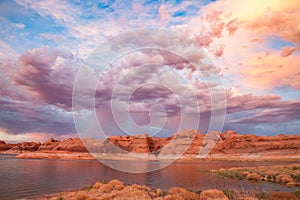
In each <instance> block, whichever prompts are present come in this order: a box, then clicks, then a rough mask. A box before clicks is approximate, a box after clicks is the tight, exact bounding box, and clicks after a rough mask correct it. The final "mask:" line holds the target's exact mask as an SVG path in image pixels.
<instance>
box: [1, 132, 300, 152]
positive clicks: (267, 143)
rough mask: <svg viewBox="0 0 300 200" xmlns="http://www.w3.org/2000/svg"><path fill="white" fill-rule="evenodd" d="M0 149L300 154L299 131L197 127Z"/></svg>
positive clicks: (2, 147)
mask: <svg viewBox="0 0 300 200" xmlns="http://www.w3.org/2000/svg"><path fill="white" fill-rule="evenodd" d="M86 147H87V148H86ZM87 149H88V150H87ZM0 151H1V152H2V153H3V152H5V153H17V154H18V153H24V152H37V153H38V152H52V153H53V152H54V153H55V152H63V153H66V152H71V153H72V152H76V153H87V152H91V153H93V154H97V155H100V156H101V155H103V154H105V155H115V154H119V155H124V154H130V155H132V154H136V155H149V156H150V155H151V156H154V157H156V158H162V157H168V156H171V157H172V156H176V155H178V154H180V155H183V156H184V157H198V158H202V157H208V158H229V157H228V156H232V157H233V158H234V157H236V156H237V155H240V157H242V156H244V155H252V156H253V155H255V156H256V155H257V154H260V155H275V156H282V155H294V156H293V158H295V156H297V155H298V157H300V135H283V134H280V135H278V136H256V135H253V134H238V133H236V132H234V131H230V130H229V131H226V132H223V133H220V132H215V131H211V132H209V133H208V134H207V135H205V134H201V133H199V132H198V131H196V130H182V131H180V132H178V133H176V134H174V135H173V136H171V137H168V138H157V137H149V136H148V135H147V134H145V133H144V134H140V135H134V136H112V137H109V138H107V139H105V140H94V139H83V140H81V139H79V138H74V139H72V138H69V139H67V140H64V141H59V140H55V139H53V138H50V139H48V140H47V141H45V142H43V143H36V142H23V143H20V144H6V143H5V142H3V141H0ZM27 155H29V154H27ZM51 155H52V154H51ZM180 155H179V156H180ZM201 156H202V157H201ZM298 157H297V158H298Z"/></svg>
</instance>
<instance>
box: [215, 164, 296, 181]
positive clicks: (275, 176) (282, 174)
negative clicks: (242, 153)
mask: <svg viewBox="0 0 300 200" xmlns="http://www.w3.org/2000/svg"><path fill="white" fill-rule="evenodd" d="M211 172H212V173H214V174H217V175H219V176H223V177H229V178H237V179H240V180H241V179H248V180H251V181H268V182H274V183H279V184H285V185H287V186H289V187H294V186H300V164H291V165H279V166H260V167H243V168H241V167H240V168H236V167H235V168H230V169H223V168H221V169H219V170H212V171H211Z"/></svg>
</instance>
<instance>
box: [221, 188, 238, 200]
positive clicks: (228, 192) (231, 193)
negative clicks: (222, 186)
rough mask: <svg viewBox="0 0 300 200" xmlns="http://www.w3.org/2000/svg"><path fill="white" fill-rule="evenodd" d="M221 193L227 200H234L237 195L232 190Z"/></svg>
mask: <svg viewBox="0 0 300 200" xmlns="http://www.w3.org/2000/svg"><path fill="white" fill-rule="evenodd" d="M223 192H224V194H225V195H226V196H227V197H228V199H229V200H235V199H236V198H237V194H236V192H235V191H233V190H223Z"/></svg>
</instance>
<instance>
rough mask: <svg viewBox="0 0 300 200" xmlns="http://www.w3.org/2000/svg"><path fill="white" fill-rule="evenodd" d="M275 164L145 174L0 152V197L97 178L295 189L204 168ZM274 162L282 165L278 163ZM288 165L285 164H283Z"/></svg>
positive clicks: (201, 165)
mask: <svg viewBox="0 0 300 200" xmlns="http://www.w3.org/2000/svg"><path fill="white" fill-rule="evenodd" d="M107 162H110V164H111V165H118V166H120V165H121V166H124V167H130V168H134V169H137V170H141V171H144V170H145V169H147V168H151V167H153V166H154V165H157V166H159V165H163V164H164V163H163V162H158V161H149V162H145V161H112V160H111V161H107ZM289 163H290V162H289ZM270 164H274V163H255V162H252V163H244V162H243V163H241V162H204V161H196V160H190V161H177V162H175V163H173V164H172V165H169V166H168V167H166V168H164V169H162V170H158V171H154V172H148V173H136V174H131V173H125V172H120V171H117V170H115V169H112V168H109V167H107V166H105V165H103V164H101V163H99V162H98V161H64V160H43V159H16V158H14V157H13V156H9V155H0V199H17V198H26V197H32V196H37V195H43V194H47V193H53V192H58V191H63V190H68V189H75V188H82V187H84V186H86V185H88V184H92V183H94V182H95V181H96V180H100V181H109V180H111V179H119V180H121V181H123V182H125V183H127V184H133V183H137V184H143V185H147V186H149V187H158V188H162V189H165V190H166V189H168V188H170V187H175V186H178V187H184V188H188V189H193V190H204V189H212V188H216V189H236V190H239V191H250V192H251V191H274V190H281V191H293V190H295V188H287V187H285V186H280V185H275V184H271V183H250V182H248V181H246V180H242V181H239V180H234V179H224V178H219V177H216V176H213V175H211V174H209V173H207V172H204V171H205V170H211V169H218V168H220V167H224V168H228V167H237V166H256V165H270ZM275 164H285V163H283V162H280V163H279V162H277V163H275ZM286 164H287V163H286Z"/></svg>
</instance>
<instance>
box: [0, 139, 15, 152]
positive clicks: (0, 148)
mask: <svg viewBox="0 0 300 200" xmlns="http://www.w3.org/2000/svg"><path fill="white" fill-rule="evenodd" d="M15 146H17V144H6V142H4V141H0V151H7V150H9V149H11V148H13V147H15Z"/></svg>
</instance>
